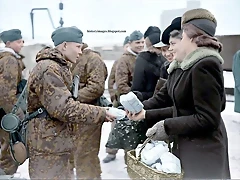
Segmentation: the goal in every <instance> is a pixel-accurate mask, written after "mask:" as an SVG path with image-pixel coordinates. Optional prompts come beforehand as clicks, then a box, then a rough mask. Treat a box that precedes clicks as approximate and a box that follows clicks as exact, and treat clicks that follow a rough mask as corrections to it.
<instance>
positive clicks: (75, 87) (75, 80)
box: [71, 75, 80, 101]
mask: <svg viewBox="0 0 240 180" xmlns="http://www.w3.org/2000/svg"><path fill="white" fill-rule="evenodd" d="M79 81H80V78H79V76H78V75H75V76H74V78H73V84H72V91H71V92H72V97H73V99H74V100H75V101H76V100H77V98H78V87H79Z"/></svg>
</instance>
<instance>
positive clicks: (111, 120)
mask: <svg viewBox="0 0 240 180" xmlns="http://www.w3.org/2000/svg"><path fill="white" fill-rule="evenodd" d="M104 109H105V110H106V119H105V121H106V122H113V121H115V119H116V117H115V116H113V115H112V114H110V113H109V112H108V110H109V107H104Z"/></svg>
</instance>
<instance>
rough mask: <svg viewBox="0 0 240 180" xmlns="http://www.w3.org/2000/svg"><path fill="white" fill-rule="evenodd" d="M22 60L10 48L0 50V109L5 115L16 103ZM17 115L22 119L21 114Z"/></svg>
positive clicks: (22, 65)
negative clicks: (0, 108)
mask: <svg viewBox="0 0 240 180" xmlns="http://www.w3.org/2000/svg"><path fill="white" fill-rule="evenodd" d="M23 58H24V57H23V56H21V55H18V54H16V53H15V52H14V51H13V50H12V49H10V48H2V49H0V107H2V108H3V109H4V110H5V112H6V113H9V112H11V110H12V108H13V105H14V104H15V103H16V102H17V94H18V91H17V87H18V85H19V82H20V81H21V79H22V71H23V70H24V69H25V66H24V64H23V62H22V59H23ZM19 115H21V118H22V117H23V116H22V115H23V114H22V113H20V114H19Z"/></svg>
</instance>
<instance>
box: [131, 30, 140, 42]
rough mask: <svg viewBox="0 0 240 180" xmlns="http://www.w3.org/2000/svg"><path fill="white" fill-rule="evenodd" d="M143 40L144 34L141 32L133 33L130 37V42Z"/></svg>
mask: <svg viewBox="0 0 240 180" xmlns="http://www.w3.org/2000/svg"><path fill="white" fill-rule="evenodd" d="M142 38H143V34H142V33H141V32H140V31H137V30H136V31H133V32H132V34H130V36H129V41H138V40H140V39H142Z"/></svg>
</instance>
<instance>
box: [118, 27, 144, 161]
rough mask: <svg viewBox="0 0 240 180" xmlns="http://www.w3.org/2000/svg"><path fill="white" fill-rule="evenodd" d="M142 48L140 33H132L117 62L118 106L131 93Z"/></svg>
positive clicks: (141, 35)
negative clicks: (137, 59) (136, 64)
mask: <svg viewBox="0 0 240 180" xmlns="http://www.w3.org/2000/svg"><path fill="white" fill-rule="evenodd" d="M143 48H144V36H143V34H142V33H141V32H140V31H133V32H132V34H130V36H129V47H128V48H127V52H124V53H123V55H122V57H121V58H120V59H119V60H118V63H117V67H116V73H115V80H116V87H117V92H116V96H117V102H118V105H121V104H120V102H119V100H120V96H121V95H123V94H127V93H129V92H130V91H131V86H132V80H133V74H134V69H135V63H136V58H137V55H138V54H139V53H140V52H141V51H142V50H143ZM126 152H127V151H125V156H124V158H125V162H126V158H127V156H126Z"/></svg>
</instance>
